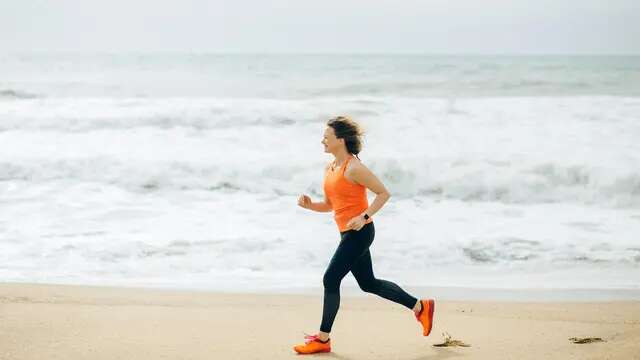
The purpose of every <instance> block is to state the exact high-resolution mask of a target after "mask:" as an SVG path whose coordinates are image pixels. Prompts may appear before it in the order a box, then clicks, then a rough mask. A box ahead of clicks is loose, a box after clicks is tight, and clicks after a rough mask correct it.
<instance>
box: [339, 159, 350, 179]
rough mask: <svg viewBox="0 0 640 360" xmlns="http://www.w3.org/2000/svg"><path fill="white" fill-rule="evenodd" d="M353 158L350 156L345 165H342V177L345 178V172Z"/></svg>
mask: <svg viewBox="0 0 640 360" xmlns="http://www.w3.org/2000/svg"><path fill="white" fill-rule="evenodd" d="M351 158H352V157H351V156H349V157H348V158H347V161H345V162H344V164H342V168H341V169H340V174H341V175H342V176H344V171H345V170H346V169H347V164H348V163H349V160H351Z"/></svg>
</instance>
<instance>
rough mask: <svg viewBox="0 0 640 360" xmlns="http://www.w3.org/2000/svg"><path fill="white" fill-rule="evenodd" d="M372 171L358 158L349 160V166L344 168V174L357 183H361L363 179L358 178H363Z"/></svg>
mask: <svg viewBox="0 0 640 360" xmlns="http://www.w3.org/2000/svg"><path fill="white" fill-rule="evenodd" d="M370 173H371V171H370V170H369V168H368V167H367V166H366V165H365V164H363V163H362V162H361V161H360V160H358V159H357V158H356V159H353V160H351V161H349V163H348V164H347V168H346V169H344V176H345V177H346V178H347V179H348V180H349V181H351V182H352V183H356V184H361V181H358V180H362V177H363V175H364V176H366V174H370Z"/></svg>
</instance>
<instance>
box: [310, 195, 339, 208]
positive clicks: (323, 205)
mask: <svg viewBox="0 0 640 360" xmlns="http://www.w3.org/2000/svg"><path fill="white" fill-rule="evenodd" d="M309 209H310V210H313V211H317V212H329V211H333V207H331V202H330V201H329V199H328V198H327V195H326V194H325V195H324V201H322V202H312V203H311V205H309Z"/></svg>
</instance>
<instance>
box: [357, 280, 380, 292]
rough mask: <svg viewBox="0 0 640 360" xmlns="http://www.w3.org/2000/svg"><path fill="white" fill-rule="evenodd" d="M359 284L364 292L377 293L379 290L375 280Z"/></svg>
mask: <svg viewBox="0 0 640 360" xmlns="http://www.w3.org/2000/svg"><path fill="white" fill-rule="evenodd" d="M358 285H359V286H360V289H362V291H364V292H368V293H375V292H376V291H377V290H378V284H377V283H376V281H375V280H371V281H363V282H358Z"/></svg>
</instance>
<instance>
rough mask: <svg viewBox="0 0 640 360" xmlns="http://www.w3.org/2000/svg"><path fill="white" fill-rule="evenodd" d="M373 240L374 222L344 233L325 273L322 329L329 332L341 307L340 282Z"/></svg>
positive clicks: (323, 280) (323, 279)
mask: <svg viewBox="0 0 640 360" xmlns="http://www.w3.org/2000/svg"><path fill="white" fill-rule="evenodd" d="M372 241H373V223H369V224H366V225H365V226H364V227H362V228H361V229H360V230H359V231H348V232H345V233H343V234H342V240H341V241H340V244H339V245H338V248H337V249H336V251H335V253H334V254H333V257H332V258H331V261H330V262H329V266H328V267H327V270H326V271H325V273H324V276H323V278H322V282H323V284H324V304H323V310H322V323H321V325H320V331H321V332H325V333H329V332H331V326H332V325H333V321H334V320H335V317H336V314H337V313H338V309H339V308H340V283H341V282H342V279H343V278H344V277H345V275H347V273H348V272H349V270H351V268H352V267H353V265H354V263H356V261H357V260H358V258H359V257H360V256H362V254H363V253H364V252H365V251H367V249H368V248H369V245H371V242H372Z"/></svg>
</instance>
